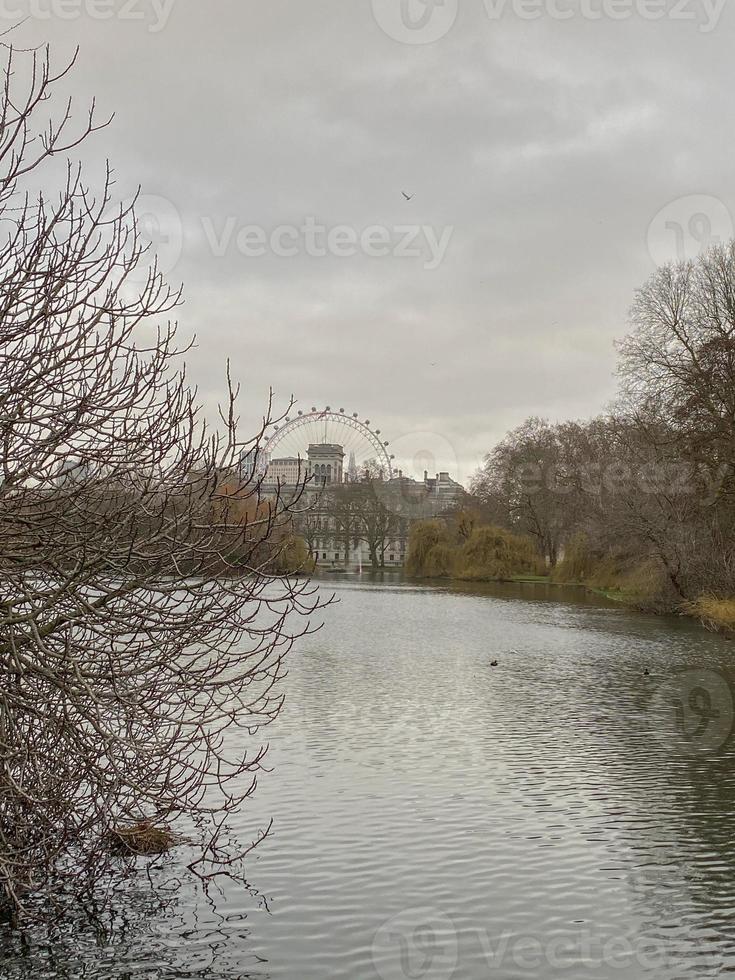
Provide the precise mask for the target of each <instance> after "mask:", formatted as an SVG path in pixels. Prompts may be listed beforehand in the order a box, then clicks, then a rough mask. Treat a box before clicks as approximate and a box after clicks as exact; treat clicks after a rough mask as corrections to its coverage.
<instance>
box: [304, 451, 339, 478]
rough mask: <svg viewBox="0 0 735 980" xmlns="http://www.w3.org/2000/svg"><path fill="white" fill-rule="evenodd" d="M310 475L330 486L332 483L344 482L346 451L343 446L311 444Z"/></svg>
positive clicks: (309, 455) (309, 457)
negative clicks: (343, 469) (343, 470)
mask: <svg viewBox="0 0 735 980" xmlns="http://www.w3.org/2000/svg"><path fill="white" fill-rule="evenodd" d="M307 455H308V459H309V462H308V475H309V476H310V477H313V478H314V482H315V483H316V484H317V485H318V484H321V485H323V486H329V485H330V484H332V483H342V482H343V481H342V468H343V465H344V459H345V451H344V449H343V448H342V447H341V446H335V445H333V444H331V443H324V444H323V445H314V444H312V445H311V446H309V451H308V453H307Z"/></svg>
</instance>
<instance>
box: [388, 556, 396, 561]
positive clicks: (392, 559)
mask: <svg viewBox="0 0 735 980" xmlns="http://www.w3.org/2000/svg"><path fill="white" fill-rule="evenodd" d="M388 558H389V560H390V561H395V560H396V556H395V555H389V556H388Z"/></svg>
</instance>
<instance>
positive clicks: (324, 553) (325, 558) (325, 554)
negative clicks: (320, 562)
mask: <svg viewBox="0 0 735 980" xmlns="http://www.w3.org/2000/svg"><path fill="white" fill-rule="evenodd" d="M322 558H323V559H324V560H325V561H326V560H327V553H326V551H325V552H323V553H322Z"/></svg>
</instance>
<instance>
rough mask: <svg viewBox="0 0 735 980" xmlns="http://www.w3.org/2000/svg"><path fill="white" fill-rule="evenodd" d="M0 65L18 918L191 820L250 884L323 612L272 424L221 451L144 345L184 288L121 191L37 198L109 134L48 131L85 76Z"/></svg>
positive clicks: (0, 656)
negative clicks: (245, 865)
mask: <svg viewBox="0 0 735 980" xmlns="http://www.w3.org/2000/svg"><path fill="white" fill-rule="evenodd" d="M3 51H4V56H5V70H4V91H3V99H2V109H1V110H0V356H1V357H2V373H1V374H0V467H1V473H0V480H1V481H2V482H1V484H0V896H2V899H3V900H4V902H5V903H7V904H9V905H10V906H11V908H14V909H15V910H16V911H21V912H22V908H23V900H24V897H25V896H27V895H29V894H32V893H38V892H39V890H41V891H44V890H48V891H49V893H51V892H52V891H53V886H54V883H55V882H56V881H57V880H58V879H59V877H60V876H63V875H64V874H65V873H67V876H68V873H69V871H70V869H71V871H72V873H73V876H74V879H73V880H74V882H75V884H74V889H75V891H76V892H78V893H80V894H81V893H83V892H84V891H85V890H86V891H89V890H91V889H93V887H94V884H95V882H96V881H97V880H98V879H99V877H100V875H102V874H103V873H105V874H106V873H107V872H108V871H109V867H110V861H111V860H113V859H112V857H111V849H110V847H109V841H110V835H112V834H115V833H117V834H118V835H119V834H120V828H121V827H136V826H137V827H141V826H147V827H162V826H163V827H167V826H169V825H173V824H174V822H175V821H176V820H177V818H179V819H183V820H184V822H186V823H187V824H188V826H189V827H192V826H193V827H194V828H196V831H197V837H198V842H197V855H196V857H195V858H194V860H193V861H192V863H191V865H190V867H191V869H192V871H193V872H194V873H195V874H197V875H200V876H201V877H203V878H205V879H208V880H211V878H212V877H216V876H217V875H219V874H228V873H231V872H232V871H233V869H234V868H235V867H236V862H237V859H238V856H239V855H238V854H237V853H236V849H235V851H233V849H232V847H228V846H225V844H224V843H223V828H224V826H225V821H226V820H227V817H228V814H230V813H231V812H232V811H233V810H235V809H236V808H238V807H239V806H240V805H241V804H242V803H243V801H244V800H245V798H246V797H248V796H249V795H250V793H251V792H252V791H253V788H254V786H255V777H256V774H257V772H258V770H259V768H260V766H261V763H262V759H263V754H264V750H263V749H262V748H259V747H257V745H258V744H259V741H258V742H256V748H255V749H254V750H253V751H246V749H245V748H244V747H243V746H245V744H246V743H249V742H250V740H251V739H250V738H248V736H251V737H252V736H257V733H258V732H259V730H260V729H261V728H262V726H263V725H265V724H267V723H268V722H269V721H271V720H272V719H273V718H274V717H275V716H276V714H277V713H278V710H279V708H280V705H281V694H280V693H279V690H278V688H277V682H278V680H279V678H280V677H281V675H282V663H283V658H284V656H285V654H287V653H288V651H289V649H290V648H291V646H292V644H293V642H294V640H295V639H296V638H297V637H298V636H300V635H302V634H303V633H304V632H305V631H307V630H309V629H311V628H312V626H311V620H310V616H311V614H313V612H314V611H315V609H316V608H318V599H317V597H316V594H315V591H314V589H313V588H312V587H311V586H310V585H309V583H308V582H307V581H306V580H304V579H300V580H298V581H290V580H289V579H287V578H284V577H277V576H274V575H273V574H271V571H270V569H271V568H272V567H273V556H274V554H277V551H278V547H279V541H280V540H281V538H282V534H283V531H284V529H287V528H288V527H289V525H290V514H289V509H290V507H291V506H293V505H294V504H295V503H296V502H297V499H298V495H296V497H295V498H293V497H292V498H291V500H290V501H289V502H284V501H282V500H280V499H278V498H276V499H275V500H271V501H267V500H264V499H263V498H262V496H261V492H260V485H259V481H258V479H257V477H251V478H250V479H249V480H247V481H245V482H241V481H239V480H238V479H237V468H238V463H239V459H240V457H241V454H242V453H243V451H244V449H245V448H249V449H250V450H251V451H253V452H254V453H255V454H256V455H257V453H258V452H259V446H260V438H261V436H262V431H263V430H264V429H265V427H266V425H267V424H268V423H269V422H270V418H265V419H264V420H263V426H262V428H261V431H260V433H258V434H257V435H256V436H255V437H254V438H253V439H251V440H250V441H249V442H248V443H247V446H244V445H243V441H242V440H241V438H240V437H239V436H238V418H237V414H236V408H235V403H236V397H237V390H236V389H235V388H234V387H233V385H232V384H231V383H229V384H228V385H226V386H225V391H226V397H225V399H224V407H223V408H222V409H221V410H220V416H221V418H220V424H219V425H218V426H217V427H216V431H210V430H209V429H208V427H207V426H206V425H205V424H204V422H203V420H202V418H201V413H200V408H199V407H198V405H197V402H196V399H195V393H194V392H193V391H192V389H191V388H190V387H189V386H188V384H187V381H186V378H185V374H184V371H183V369H182V368H181V366H180V365H181V359H180V355H181V353H182V352H181V351H180V350H178V349H177V346H176V338H175V327H174V325H173V324H172V323H171V322H165V323H164V324H163V325H162V326H160V327H159V328H158V330H157V332H156V333H155V334H154V335H153V337H152V340H150V341H148V342H146V341H145V339H144V338H145V337H146V336H148V333H147V332H146V331H147V329H148V328H147V327H146V321H149V320H150V319H151V318H163V317H166V316H167V315H168V314H169V312H170V311H171V310H172V309H173V308H174V307H175V306H176V304H177V303H178V301H179V292H178V291H176V290H171V289H170V288H169V287H167V286H166V284H165V282H164V281H163V278H162V276H161V274H160V273H159V271H158V268H157V266H156V262H155V259H153V260H152V261H151V264H150V269H149V271H148V275H147V278H146V279H145V282H144V284H143V286H142V287H140V286H138V287H135V286H134V285H133V283H132V282H131V274H132V273H133V271H134V270H136V269H140V268H141V266H142V265H144V264H145V262H146V261H147V258H146V256H145V255H144V251H145V250H144V248H143V246H142V244H141V240H140V237H139V235H138V227H137V223H136V217H135V208H134V204H131V205H121V206H119V207H118V208H117V209H116V210H115V209H114V208H113V206H112V184H113V175H112V171H111V170H110V169H109V167H108V169H107V173H106V175H105V179H104V181H103V185H102V189H101V192H100V193H99V194H97V195H94V194H93V193H92V192H91V191H90V189H89V188H88V187H87V186H86V185H85V183H84V181H83V178H82V171H81V167H80V166H77V165H74V164H72V163H71V162H69V163H67V164H66V166H65V171H64V174H65V175H64V178H63V182H62V187H61V191H60V193H59V194H58V197H56V198H54V199H53V200H51V199H50V198H49V197H48V196H47V195H45V194H43V193H39V192H37V191H36V192H35V193H31V191H30V190H28V188H29V187H30V186H31V185H33V186H43V182H44V181H45V180H47V179H48V177H49V170H50V172H51V176H53V174H54V172H55V170H54V168H55V163H54V161H55V160H56V159H57V158H63V157H64V156H65V155H66V154H67V153H68V152H69V151H70V150H72V148H74V147H76V146H77V145H78V144H80V143H81V142H82V141H83V140H85V139H86V138H87V137H89V136H90V135H91V134H93V133H94V132H95V131H96V130H98V129H99V128H101V127H100V124H98V122H97V119H96V114H95V110H94V105H92V108H91V109H90V111H89V113H88V114H86V115H85V118H84V121H83V123H82V125H81V126H80V127H76V128H75V122H74V114H73V111H72V103H71V100H69V101H68V102H66V103H62V104H61V106H60V110H59V113H58V116H57V118H56V119H54V120H52V121H51V122H50V123H45V124H44V123H43V122H42V119H41V114H42V113H44V112H45V110H46V105H45V104H46V103H47V102H48V103H49V105H50V106H51V107H53V105H54V104H55V102H54V99H55V90H56V88H57V84H58V83H59V82H60V81H62V80H63V79H64V78H65V76H66V75H67V73H68V72H69V71H70V69H71V68H72V66H73V61H72V62H71V64H66V65H65V66H64V67H63V68H62V69H61V70H59V71H54V69H53V67H52V62H51V58H50V55H49V52H48V50H42V51H31V52H21V53H20V54H18V53H17V52H16V51H14V50H13V49H12V48H10V47H7V46H5V47H4V48H3ZM52 114H53V112H52ZM39 132H40V135H37V134H39ZM225 485H226V486H227V491H226V492H223V490H222V487H223V486H225ZM233 488H234V489H233ZM67 880H68V878H67Z"/></svg>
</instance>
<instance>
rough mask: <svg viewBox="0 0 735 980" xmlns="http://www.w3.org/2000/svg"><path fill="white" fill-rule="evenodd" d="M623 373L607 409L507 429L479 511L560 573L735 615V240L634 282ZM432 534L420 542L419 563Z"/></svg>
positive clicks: (622, 347) (478, 499) (663, 602)
mask: <svg viewBox="0 0 735 980" xmlns="http://www.w3.org/2000/svg"><path fill="white" fill-rule="evenodd" d="M618 369H619V377H620V389H619V395H618V397H617V398H616V400H615V402H614V403H613V405H611V406H610V407H609V409H608V410H607V411H606V412H605V413H604V414H602V415H600V416H598V417H597V418H593V419H591V420H588V421H561V422H552V421H549V420H546V419H542V418H529V419H527V420H526V421H525V422H524V423H523V424H522V425H520V426H518V427H517V428H515V429H514V430H513V431H511V432H509V433H508V434H507V435H506V436H505V438H504V439H503V440H502V441H501V442H500V443H499V444H498V445H496V446H495V448H494V449H493V450H492V451H491V452H490V453H488V455H487V457H486V458H485V461H484V464H483V466H482V467H481V469H480V470H479V471H478V472H477V473H476V475H475V477H474V479H473V481H472V487H471V491H472V498H473V499H472V503H471V506H470V509H471V510H474V513H475V516H476V519H478V520H480V521H481V522H484V523H485V524H487V525H491V526H496V527H497V528H500V529H505V530H506V531H510V532H513V533H514V534H518V535H522V536H523V537H525V538H527V539H528V540H530V541H532V542H533V545H534V552H535V555H536V556H537V557H538V558H540V559H541V560H542V562H543V564H544V566H545V567H546V569H547V571H548V573H549V574H550V576H551V577H552V579H554V580H556V581H581V582H586V583H590V584H595V585H597V586H599V587H601V588H608V589H619V590H621V591H623V592H627V593H629V594H630V595H631V596H632V597H634V598H636V599H637V600H638V601H639V602H640V603H641V604H642V605H646V606H648V607H650V608H654V609H658V610H667V611H674V610H682V609H684V610H690V609H692V608H693V609H695V610H696V609H697V608H698V607H699V608H702V607H704V606H707V608H708V609H709V610H710V611H711V610H712V609H713V608H715V606H716V605H717V604H719V608H720V613H722V614H724V613H725V612H726V611H727V610H728V609H729V610H730V612H731V613H732V606H731V605H728V603H729V602H730V600H732V599H733V597H734V596H735V242H730V243H727V244H723V245H718V246H716V247H713V248H711V249H710V250H708V251H707V252H705V253H703V254H702V255H701V256H700V257H699V258H698V259H697V260H695V261H690V262H685V263H680V264H672V265H668V266H665V267H662V268H660V269H658V270H657V271H656V272H655V273H654V274H653V275H652V276H651V277H650V279H649V280H648V281H647V282H646V283H645V284H644V285H643V286H642V288H641V289H639V290H638V292H637V293H636V296H635V300H634V303H633V306H632V309H631V323H630V332H629V334H628V336H627V337H626V338H625V339H624V340H623V341H622V342H621V343H620V344H619V363H618ZM445 528H446V531H447V532H448V531H449V530H450V525H449V524H447V525H446V526H445ZM427 533H428V532H427V531H426V530H425V529H424V530H422V529H420V528H417V529H416V530H415V531H414V535H413V537H412V545H411V552H410V561H409V567H414V568H416V566H417V564H418V569H419V571H425V570H426V555H424V556H423V558H422V560H421V561H419V560H418V558H417V555H418V554H419V551H420V549H422V548H424V546H425V538H426V534H427ZM454 542H455V544H456V535H455V537H454ZM445 546H446V544H444V545H442V547H445ZM434 558H435V559H437V558H438V556H437V555H435V556H434ZM431 560H433V559H430V561H429V564H431ZM531 565H532V563H531ZM464 567H466V563H464ZM529 567H530V566H529ZM733 624H735V617H734V618H733Z"/></svg>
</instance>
